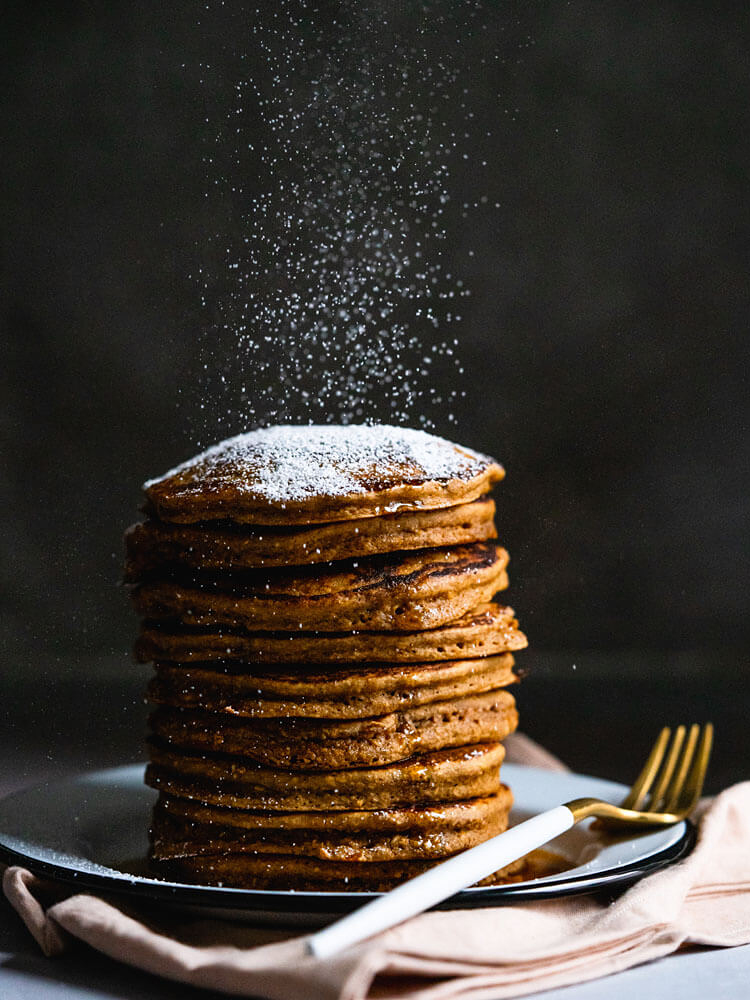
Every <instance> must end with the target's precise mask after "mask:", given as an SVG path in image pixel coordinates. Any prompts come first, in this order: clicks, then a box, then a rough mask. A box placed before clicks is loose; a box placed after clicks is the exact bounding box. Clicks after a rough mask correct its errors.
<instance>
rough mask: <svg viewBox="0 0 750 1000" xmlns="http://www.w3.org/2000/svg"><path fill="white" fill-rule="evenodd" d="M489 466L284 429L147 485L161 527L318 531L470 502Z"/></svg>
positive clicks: (373, 433)
mask: <svg viewBox="0 0 750 1000" xmlns="http://www.w3.org/2000/svg"><path fill="white" fill-rule="evenodd" d="M503 475H504V472H503V469H502V467H501V466H500V465H498V464H497V462H495V461H494V460H493V459H491V458H489V457H488V456H486V455H481V454H479V453H478V452H475V451H471V450H470V449H468V448H463V447H461V446H459V445H457V444H453V443H452V442H450V441H446V440H445V439H444V438H440V437H436V436H434V435H432V434H427V433H425V432H424V431H418V430H411V429H409V428H404V427H388V426H383V425H379V426H378V425H376V426H349V427H341V426H333V425H331V426H319V427H306V426H281V427H268V428H264V429H261V430H256V431H251V432H250V433H248V434H240V435H238V436H237V437H233V438H229V439H228V440H226V441H222V442H221V443H220V444H217V445H215V446H214V447H213V448H209V449H208V450H207V451H205V452H203V453H202V454H201V455H198V456H196V457H195V458H193V459H190V460H189V461H187V462H184V463H183V464H182V465H179V466H177V467H176V468H175V469H172V470H171V471H170V472H168V473H167V474H166V475H164V476H162V477H160V478H158V479H152V480H150V481H149V482H147V483H146V484H145V485H144V491H145V493H146V497H147V500H148V505H149V508H150V509H151V510H152V511H153V512H154V513H155V515H156V517H157V518H158V519H159V520H161V521H172V522H175V523H178V524H194V523H196V522H198V521H213V520H224V519H229V520H232V521H235V522H240V523H248V524H280V525H292V524H318V523H324V522H327V521H345V520H350V519H352V518H354V519H359V518H366V517H376V516H379V515H381V514H388V513H395V512H402V511H408V510H433V509H436V508H442V507H455V506H456V505H457V504H464V503H469V502H470V501H472V500H476V499H477V498H478V497H480V496H482V495H483V494H485V493H487V492H488V490H489V488H490V487H491V486H492V484H493V483H495V482H498V481H499V480H500V479H502V477H503Z"/></svg>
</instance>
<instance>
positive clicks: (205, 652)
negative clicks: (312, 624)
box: [135, 603, 527, 665]
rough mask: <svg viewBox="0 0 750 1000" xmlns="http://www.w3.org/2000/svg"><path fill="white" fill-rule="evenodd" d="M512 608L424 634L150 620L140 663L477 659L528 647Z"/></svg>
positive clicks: (484, 609)
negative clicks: (240, 628)
mask: <svg viewBox="0 0 750 1000" xmlns="http://www.w3.org/2000/svg"><path fill="white" fill-rule="evenodd" d="M517 626H518V622H517V621H516V619H515V612H514V611H513V608H510V607H506V606H503V605H498V604H489V603H488V604H483V605H480V606H479V607H477V608H475V609H474V610H473V611H471V612H469V613H468V614H465V615H463V616H462V617H461V618H459V619H458V620H457V621H455V622H453V623H451V624H449V625H445V626H443V627H441V628H436V629H429V630H425V631H420V632H406V633H399V632H364V633H342V634H340V635H322V634H316V633H310V632H296V633H295V632H291V633H286V634H285V633H274V632H267V633H258V634H255V635H252V634H247V633H240V632H234V631H229V630H227V631H224V630H218V629H214V630H204V631H199V630H194V631H188V630H181V631H174V630H173V629H168V628H160V627H155V626H154V625H153V624H147V625H146V626H145V627H144V628H143V630H142V631H141V634H140V636H139V637H138V640H137V642H136V647H135V652H136V657H137V658H138V660H139V661H140V662H141V663H147V662H148V661H149V660H169V661H171V662H173V663H191V662H193V661H208V660H243V661H249V662H255V663H292V662H293V663H315V664H321V665H322V664H326V663H336V664H339V663H363V662H364V663H367V662H372V661H373V659H377V660H381V661H387V662H389V663H422V662H432V661H436V660H456V659H461V658H463V657H465V658H467V659H470V658H471V659H474V658H477V657H482V656H491V655H495V654H497V653H505V652H510V651H514V650H518V649H524V648H525V647H526V645H527V640H526V636H525V635H524V634H523V632H520V631H519V630H518V627H517Z"/></svg>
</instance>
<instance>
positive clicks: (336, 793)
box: [146, 741, 505, 812]
mask: <svg viewBox="0 0 750 1000" xmlns="http://www.w3.org/2000/svg"><path fill="white" fill-rule="evenodd" d="M149 756H150V760H151V763H150V764H149V765H148V767H147V769H146V784H148V785H150V786H151V787H152V788H156V789H157V790H159V791H160V792H163V793H165V794H166V795H169V796H170V797H179V798H181V799H192V800H195V801H197V802H202V803H204V804H205V803H209V804H213V805H217V806H222V807H223V808H227V809H239V810H243V809H252V810H267V811H269V812H278V811H286V812H290V811H300V810H303V811H309V810H315V811H338V810H357V811H361V810H379V809H393V808H396V807H399V806H407V805H413V804H414V803H417V802H418V803H429V802H446V801H449V800H457V799H469V798H484V797H486V796H488V795H493V794H495V792H497V790H498V788H499V786H500V765H501V764H502V762H503V759H504V756H505V748H504V747H503V745H502V743H479V744H476V745H474V746H469V747H458V748H450V749H447V750H438V751H435V752H433V753H426V754H420V755H418V756H415V757H409V758H408V759H407V760H402V761H397V762H396V763H394V764H388V765H386V766H385V767H370V768H367V767H365V768H355V767H352V768H348V767H346V768H343V769H342V770H339V771H288V770H284V769H278V768H269V767H263V766H262V765H260V764H255V763H253V762H252V761H247V760H242V759H240V758H237V757H229V756H225V755H221V754H207V753H204V754H200V753H192V754H191V753H189V752H185V751H184V750H183V749H181V748H179V747H178V748H172V747H170V746H168V745H162V744H159V743H156V742H153V741H152V742H151V744H150V746H149Z"/></svg>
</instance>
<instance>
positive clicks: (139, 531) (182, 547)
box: [125, 497, 497, 583]
mask: <svg viewBox="0 0 750 1000" xmlns="http://www.w3.org/2000/svg"><path fill="white" fill-rule="evenodd" d="M494 514H495V503H494V501H493V500H490V499H489V498H488V497H482V498H480V499H479V500H475V501H473V503H466V504H460V505H459V506H458V507H446V508H444V509H441V510H422V511H407V512H405V513H400V514H387V515H385V516H384V517H373V518H363V519H361V520H358V521H336V522H334V523H332V524H316V525H312V526H308V527H295V528H288V527H287V528H281V527H275V528H273V527H263V528H253V527H251V526H248V525H236V524H229V523H223V524H221V523H220V524H216V525H211V524H208V525H207V524H202V525H197V526H196V525H184V524H167V523H164V522H162V521H156V520H153V519H151V520H147V521H144V522H143V523H141V524H134V525H132V527H130V528H128V530H127V532H126V533H125V547H126V556H127V558H126V564H125V579H126V581H127V582H129V583H135V582H136V581H138V580H140V579H143V578H144V577H148V576H158V575H159V574H161V575H164V571H165V570H171V569H175V568H182V569H202V570H211V571H236V570H240V571H244V570H248V569H253V568H257V567H268V568H272V567H282V566H304V565H307V564H311V563H322V562H332V561H336V560H342V559H356V558H360V557H363V556H372V555H381V554H384V553H388V552H407V551H413V550H414V549H426V548H438V547H444V546H446V545H466V544H469V543H471V542H482V541H487V540H489V539H491V538H496V537H497V531H496V530H495V523H494V521H493V518H494Z"/></svg>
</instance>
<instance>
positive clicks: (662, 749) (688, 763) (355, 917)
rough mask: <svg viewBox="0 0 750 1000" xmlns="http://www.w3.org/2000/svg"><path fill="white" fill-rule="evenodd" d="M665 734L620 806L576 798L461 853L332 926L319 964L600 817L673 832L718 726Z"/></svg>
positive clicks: (695, 791) (696, 791)
mask: <svg viewBox="0 0 750 1000" xmlns="http://www.w3.org/2000/svg"><path fill="white" fill-rule="evenodd" d="M671 735H672V734H671V730H670V729H669V728H664V729H662V731H661V733H660V734H659V736H658V737H657V739H656V742H655V743H654V745H653V747H652V748H651V752H650V753H649V755H648V759H647V760H646V763H645V764H644V765H643V770H642V771H641V773H640V774H639V775H638V778H637V779H636V781H635V784H634V785H633V787H632V788H631V789H630V791H629V792H628V794H627V795H626V796H625V798H624V799H623V801H622V803H621V804H620V805H619V806H616V805H612V803H611V802H604V801H602V800H601V799H592V798H582V799H573V801H571V802H566V803H565V804H564V805H561V806H555V808H554V809H548V810H547V811H546V812H543V813H541V814H540V815H539V816H533V817H532V818H531V819H527V820H526V821H525V822H523V823H519V824H517V825H516V826H514V827H511V829H510V830H506V831H505V833H500V834H498V835H497V836H496V837H492V838H491V839H490V840H485V841H484V843H482V844H478V845H477V846H476V847H471V848H470V849H469V850H468V851H463V852H462V853H461V854H456V855H454V857H452V858H449V859H448V860H447V861H443V862H442V863H441V864H439V865H435V867H434V868H430V869H429V870H428V871H426V872H424V874H422V875H418V876H417V877H416V878H413V879H410V880H409V881H408V882H404V883H403V885H400V886H398V887H397V888H396V889H393V890H392V891H391V892H388V893H385V894H384V895H382V896H379V897H378V898H377V899H374V900H373V901H372V902H371V903H368V904H367V905H366V906H363V907H361V908H360V909H359V910H355V911H354V912H353V913H350V914H348V915H347V916H345V917H343V918H342V919H341V920H337V921H336V923H334V924H331V925H330V926H329V927H326V928H325V929H324V930H322V931H318V933H317V934H313V935H312V936H311V937H310V938H309V939H308V942H307V948H308V951H309V952H311V953H312V954H313V955H317V956H318V957H319V958H327V957H328V956H330V955H335V954H337V953H338V952H340V951H343V950H344V949H345V948H349V947H350V946H351V945H353V944H356V943H357V942H359V941H362V940H364V939H365V938H368V937H371V936H372V935H373V934H377V933H379V932H380V931H384V930H386V929H387V928H388V927H393V926H394V925H395V924H400V923H401V922H402V921H404V920H406V919H407V918H409V917H413V916H415V915H416V914H417V913H421V912H422V911H423V910H426V909H427V908H428V907H430V906H435V904H436V903H440V902H442V900H444V899H448V897H449V896H452V895H453V894H454V893H456V892H458V891H459V890H461V889H465V888H466V887H467V886H469V885H474V883H475V882H479V881H481V879H483V878H487V877H488V876H489V875H492V874H493V873H494V872H496V871H499V870H500V869H501V868H504V867H505V866H506V865H509V864H510V863H511V862H512V861H516V860H517V859H518V858H522V857H523V856H524V855H525V854H528V853H529V851H531V850H533V849H534V848H536V847H541V846H542V844H546V843H547V841H549V840H552V839H553V837H557V836H558V835H559V834H561V833H564V832H565V831H566V830H569V829H570V828H571V827H572V826H574V825H575V824H576V823H579V822H580V821H581V820H584V819H588V818H589V817H591V816H596V817H597V820H598V822H599V823H600V824H601V825H603V826H605V827H607V828H610V827H611V828H618V829H622V828H624V827H639V828H641V829H643V828H645V827H651V826H670V825H672V824H674V823H679V822H680V820H682V819H685V817H686V816H687V815H688V814H689V813H690V812H691V811H692V810H693V808H694V807H695V805H696V803H697V802H698V799H699V798H700V794H701V790H702V788H703V780H704V778H705V776H706V768H707V767H708V758H709V756H710V754H711V744H712V742H713V726H712V725H711V723H710V722H709V723H707V724H706V725H705V726H703V727H702V728H701V727H700V726H698V725H693V726H691V727H690V732H689V733H687V739H686V729H685V726H678V727H677V729H676V730H675V733H674V736H673V737H672V739H671V743H670V736H671Z"/></svg>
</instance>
